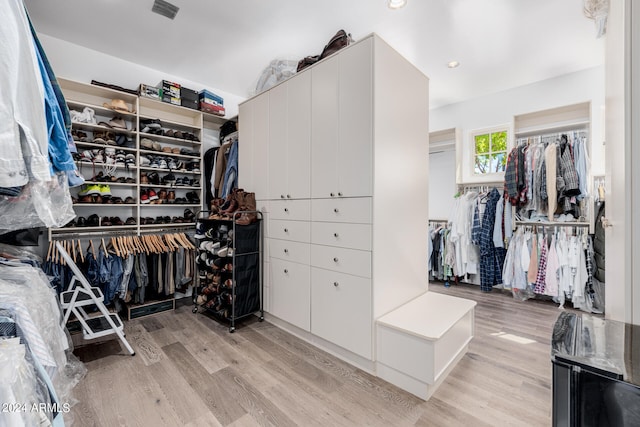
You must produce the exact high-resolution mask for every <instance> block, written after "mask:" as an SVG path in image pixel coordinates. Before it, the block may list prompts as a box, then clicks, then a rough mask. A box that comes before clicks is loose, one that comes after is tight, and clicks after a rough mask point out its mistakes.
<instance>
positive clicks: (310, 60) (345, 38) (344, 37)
mask: <svg viewBox="0 0 640 427" xmlns="http://www.w3.org/2000/svg"><path fill="white" fill-rule="evenodd" d="M351 42H353V39H352V38H351V34H348V33H347V32H346V31H345V30H340V31H338V32H337V33H336V34H335V35H334V36H333V37H332V38H331V40H329V43H327V45H326V46H325V47H324V49H322V53H321V54H320V55H314V56H305V57H304V58H302V59H301V60H300V61H298V68H297V69H296V71H302V70H304V69H305V68H307V67H308V66H309V65H313V64H315V63H316V62H318V61H320V60H321V59H324V58H326V57H327V56H329V55H332V54H334V53H336V52H337V51H339V50H340V49H342V48H343V47H346V46H349V44H351Z"/></svg>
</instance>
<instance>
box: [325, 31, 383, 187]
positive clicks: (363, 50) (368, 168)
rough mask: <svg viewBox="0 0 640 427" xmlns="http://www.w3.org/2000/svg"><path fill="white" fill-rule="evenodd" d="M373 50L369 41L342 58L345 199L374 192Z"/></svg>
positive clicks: (341, 171)
mask: <svg viewBox="0 0 640 427" xmlns="http://www.w3.org/2000/svg"><path fill="white" fill-rule="evenodd" d="M372 49H373V40H372V39H368V40H364V41H362V42H361V43H358V44H357V45H355V46H353V47H351V48H349V49H345V50H344V52H342V53H340V54H339V58H340V63H339V81H340V82H339V111H340V121H339V124H338V127H339V132H338V141H339V143H338V156H337V162H338V168H337V170H338V176H339V183H338V191H339V192H341V193H342V196H344V197H354V196H371V195H372V191H373V190H372V180H373V177H372V175H373V174H372V170H373V169H372V168H373V154H372V153H373V136H372V135H373V65H372V58H373V53H372ZM383 102H384V101H383ZM392 160H393V159H389V161H392Z"/></svg>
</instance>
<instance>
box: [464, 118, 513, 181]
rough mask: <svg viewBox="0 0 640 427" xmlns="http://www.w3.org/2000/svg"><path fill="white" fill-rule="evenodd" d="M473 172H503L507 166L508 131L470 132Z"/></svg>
mask: <svg viewBox="0 0 640 427" xmlns="http://www.w3.org/2000/svg"><path fill="white" fill-rule="evenodd" d="M471 137H472V140H473V144H474V145H473V146H474V149H475V151H474V158H473V160H474V169H473V171H474V174H476V175H487V174H495V173H504V171H505V169H506V166H507V141H508V132H507V130H505V129H491V130H488V131H478V132H472V133H471Z"/></svg>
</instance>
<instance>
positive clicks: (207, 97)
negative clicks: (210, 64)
mask: <svg viewBox="0 0 640 427" xmlns="http://www.w3.org/2000/svg"><path fill="white" fill-rule="evenodd" d="M198 96H199V99H200V102H206V103H207V104H212V105H219V106H221V107H223V106H224V99H222V97H221V96H218V95H216V94H215V93H213V92H209V91H208V90H206V89H202V90H201V91H200V93H199V94H198Z"/></svg>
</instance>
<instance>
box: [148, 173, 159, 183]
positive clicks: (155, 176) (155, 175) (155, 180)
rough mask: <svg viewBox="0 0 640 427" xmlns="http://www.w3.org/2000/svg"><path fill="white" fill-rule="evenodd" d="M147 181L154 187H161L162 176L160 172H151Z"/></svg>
mask: <svg viewBox="0 0 640 427" xmlns="http://www.w3.org/2000/svg"><path fill="white" fill-rule="evenodd" d="M147 179H148V180H149V182H150V183H151V184H153V185H160V175H158V172H150V173H148V174H147Z"/></svg>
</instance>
